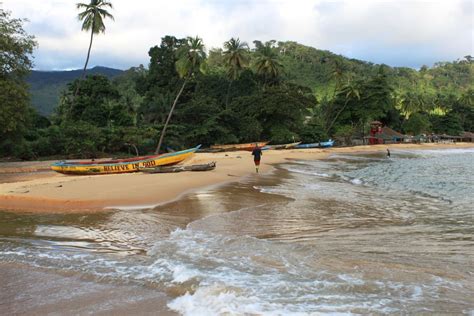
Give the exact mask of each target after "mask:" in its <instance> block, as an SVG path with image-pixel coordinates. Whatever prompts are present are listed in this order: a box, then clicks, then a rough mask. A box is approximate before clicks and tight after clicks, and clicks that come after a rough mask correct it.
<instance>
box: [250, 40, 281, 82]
mask: <svg viewBox="0 0 474 316" xmlns="http://www.w3.org/2000/svg"><path fill="white" fill-rule="evenodd" d="M254 44H255V55H256V59H255V67H256V69H257V74H259V75H262V76H263V77H264V86H265V85H266V84H267V82H268V80H270V82H271V83H275V82H276V81H277V80H278V77H279V76H280V74H281V72H282V70H283V65H282V64H281V63H280V61H279V58H278V53H277V52H276V49H275V47H274V44H275V41H268V42H265V44H262V42H260V41H254Z"/></svg>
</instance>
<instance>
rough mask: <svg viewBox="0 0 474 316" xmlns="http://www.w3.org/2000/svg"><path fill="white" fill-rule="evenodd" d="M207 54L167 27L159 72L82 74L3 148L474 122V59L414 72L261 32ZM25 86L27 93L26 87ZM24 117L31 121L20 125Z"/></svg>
mask: <svg viewBox="0 0 474 316" xmlns="http://www.w3.org/2000/svg"><path fill="white" fill-rule="evenodd" d="M204 52H205V50H204V47H203V45H202V41H201V40H200V39H199V38H184V39H180V38H176V37H173V36H166V37H164V38H163V39H162V41H161V43H160V44H159V45H156V46H154V47H152V48H151V49H150V50H149V56H150V63H149V65H148V68H147V69H146V68H144V67H143V66H140V67H136V68H131V69H130V70H127V71H125V72H123V73H122V74H120V75H119V76H117V77H114V78H108V77H106V76H102V75H99V74H92V75H89V76H87V77H86V78H85V80H75V81H73V82H71V83H70V84H69V85H68V86H67V88H66V89H64V90H63V91H62V93H61V95H60V97H59V102H58V105H57V106H56V107H55V110H54V113H53V114H52V115H51V116H49V117H48V118H45V117H41V116H38V115H36V114H31V115H30V116H29V117H30V121H31V122H32V123H31V124H33V125H34V126H33V127H32V128H30V129H29V131H28V133H26V134H23V135H22V139H23V140H24V141H23V143H22V144H24V146H23V147H22V150H21V151H20V152H17V153H12V152H11V151H9V152H7V151H2V154H4V155H12V154H15V155H17V156H20V157H22V158H35V157H40V156H51V155H61V156H67V157H94V156H101V155H110V154H127V153H128V154H135V148H136V149H137V150H138V151H139V153H140V154H145V153H151V152H153V151H154V150H155V149H156V147H157V144H158V140H159V139H160V136H163V135H165V137H163V145H162V146H161V149H162V151H163V150H166V149H167V148H172V149H175V150H176V149H181V148H184V147H190V146H195V145H197V144H203V145H204V146H207V145H212V144H216V143H238V142H251V141H257V140H268V141H271V142H272V143H286V142H293V141H296V140H301V141H303V142H317V141H323V140H326V139H327V138H329V137H340V138H341V139H342V138H345V139H347V140H350V139H351V138H354V137H363V136H364V135H366V133H367V132H368V127H369V123H370V121H372V120H379V121H381V122H383V123H384V124H386V125H388V126H390V127H392V128H394V129H396V130H399V131H401V132H404V133H409V134H412V135H418V134H421V133H430V132H435V133H446V134H450V135H458V134H459V133H460V132H462V131H472V130H473V128H474V87H473V82H474V81H473V80H472V79H473V73H474V65H473V63H472V59H471V57H470V56H466V58H465V59H463V60H459V61H454V62H450V63H438V64H435V65H434V66H433V67H431V68H429V67H422V68H421V69H420V70H414V69H410V68H392V67H388V66H385V65H374V64H371V63H367V62H363V61H359V60H354V59H347V58H344V57H342V56H339V55H335V54H332V53H330V52H328V51H321V50H317V49H314V48H311V47H307V46H303V45H300V44H297V43H295V42H276V41H269V42H265V43H263V42H260V41H254V48H253V49H250V48H249V46H248V45H247V44H246V43H245V42H241V41H240V40H239V39H236V38H232V39H230V40H229V41H227V42H225V43H224V45H223V49H220V48H217V49H211V50H209V51H208V54H205V53H204ZM2 84H4V83H2ZM79 84H80V87H81V88H80V89H79V91H78V93H77V95H75V93H76V91H77V86H78V85H79ZM2 91H4V89H3V88H2ZM5 91H10V92H9V93H13V94H15V93H17V92H15V90H12V89H8V90H5ZM17 94H18V96H17V97H18V98H20V99H21V98H27V95H26V93H24V91H23V94H21V93H17ZM2 97H4V98H10V96H8V95H7V94H5V95H4V96H2ZM25 100H26V99H25ZM30 112H31V111H30ZM30 112H29V113H30ZM24 116H25V117H26V116H27V115H26V114H25V115H24ZM15 122H21V120H12V122H8V124H16V123H15ZM167 124H168V126H167V128H164V127H165V126H166V125H167ZM165 130H166V134H164V131H165Z"/></svg>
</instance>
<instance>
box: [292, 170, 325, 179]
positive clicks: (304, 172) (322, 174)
mask: <svg viewBox="0 0 474 316" xmlns="http://www.w3.org/2000/svg"><path fill="white" fill-rule="evenodd" d="M287 170H288V171H290V172H295V173H301V174H307V175H311V176H317V177H322V178H329V177H330V175H329V174H327V173H320V172H314V171H306V170H301V169H296V168H287Z"/></svg>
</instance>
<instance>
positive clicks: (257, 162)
mask: <svg viewBox="0 0 474 316" xmlns="http://www.w3.org/2000/svg"><path fill="white" fill-rule="evenodd" d="M252 155H253V162H254V163H255V171H256V172H257V173H258V168H259V167H260V159H261V158H262V155H263V154H262V150H261V149H260V147H258V144H257V143H255V148H254V149H253V150H252Z"/></svg>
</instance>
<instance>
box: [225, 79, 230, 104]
mask: <svg viewBox="0 0 474 316" xmlns="http://www.w3.org/2000/svg"><path fill="white" fill-rule="evenodd" d="M231 86H232V80H230V82H229V86H228V87H227V95H226V96H225V108H226V109H227V108H228V107H229V93H230V87H231Z"/></svg>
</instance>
